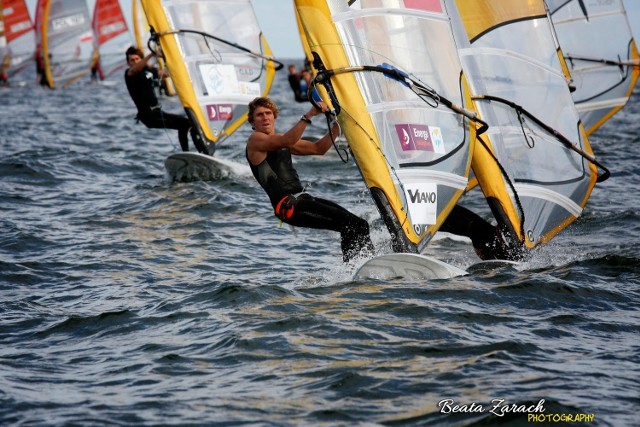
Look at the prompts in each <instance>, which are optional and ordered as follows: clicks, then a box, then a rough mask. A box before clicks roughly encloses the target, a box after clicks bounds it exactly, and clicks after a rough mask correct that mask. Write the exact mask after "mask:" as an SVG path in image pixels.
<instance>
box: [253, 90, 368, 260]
mask: <svg viewBox="0 0 640 427" xmlns="http://www.w3.org/2000/svg"><path fill="white" fill-rule="evenodd" d="M320 105H321V107H322V110H320V109H317V108H316V107H311V109H310V110H309V111H308V112H307V113H306V114H304V115H303V116H301V117H300V120H299V121H298V122H297V123H296V124H295V125H294V126H293V127H292V128H291V129H289V130H288V131H287V132H285V133H276V130H275V127H276V119H277V118H278V112H279V110H278V107H277V106H276V104H275V103H274V102H273V101H272V100H271V99H269V98H266V97H260V98H255V99H254V100H253V101H251V102H250V103H249V123H250V124H251V126H252V128H253V132H252V133H251V135H250V136H249V139H248V140H247V147H246V157H247V161H248V162H249V166H250V167H251V171H252V172H253V175H254V177H255V178H256V180H257V181H258V183H260V185H261V186H262V188H263V189H264V191H265V192H266V193H267V195H268V196H269V200H270V201H271V205H272V206H273V208H274V213H275V215H276V217H278V218H280V219H281V220H282V221H283V222H286V223H287V224H291V225H293V226H297V227H308V228H316V229H327V230H333V231H338V232H340V234H341V247H342V259H343V261H344V262H349V261H350V260H351V259H352V258H353V257H355V256H357V255H358V254H360V253H361V252H362V251H373V243H372V242H371V238H370V236H369V224H368V223H367V221H365V220H364V219H362V218H360V217H358V216H356V215H354V214H352V213H351V212H349V211H348V210H346V209H345V208H343V207H341V206H339V205H337V204H336V203H334V202H331V201H329V200H325V199H321V198H319V197H314V196H312V195H310V194H308V193H306V192H305V191H304V187H303V186H302V183H301V182H300V178H299V177H298V172H297V171H296V169H295V168H294V166H293V162H292V158H291V155H292V154H294V155H298V156H306V155H322V154H325V153H326V152H327V151H328V150H329V148H330V147H331V145H332V138H336V137H337V136H338V133H339V132H340V128H339V127H338V125H337V124H334V125H333V126H332V127H331V130H330V131H329V132H330V133H327V134H326V135H325V136H323V137H322V138H320V139H319V140H318V141H317V142H315V143H314V142H311V141H307V140H304V139H302V133H303V132H304V130H305V129H306V127H307V125H308V124H310V123H311V119H312V118H313V117H314V116H316V115H318V114H322V113H323V112H324V111H325V110H326V106H325V105H324V104H322V103H321V104H320Z"/></svg>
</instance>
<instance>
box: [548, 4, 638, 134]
mask: <svg viewBox="0 0 640 427" xmlns="http://www.w3.org/2000/svg"><path fill="white" fill-rule="evenodd" d="M636 3H638V2H637V1H636ZM546 4H547V7H548V8H549V14H550V16H551V19H552V21H553V26H554V28H555V31H556V34H557V37H558V43H559V45H560V49H561V50H562V53H563V55H564V57H565V59H566V62H567V66H568V67H569V71H570V73H571V86H572V88H573V89H574V92H573V99H574V101H575V103H576V107H577V108H578V112H579V113H580V118H581V119H582V122H583V124H584V127H585V129H586V131H587V134H591V133H593V132H594V131H596V130H597V129H598V128H599V127H600V126H602V125H603V124H604V123H605V122H606V121H607V120H608V119H609V118H610V117H611V116H613V115H614V114H615V113H616V112H618V111H619V110H620V109H621V108H622V107H624V105H625V104H626V103H627V101H628V100H629V97H630V96H631V93H632V92H633V88H634V86H635V85H636V82H637V80H638V75H639V74H640V60H639V56H638V49H637V47H636V43H635V42H634V38H633V35H632V32H631V28H630V26H629V21H628V20H627V15H626V13H625V8H624V6H623V3H622V0H607V1H583V0H570V1H568V0H546ZM636 25H637V24H636Z"/></svg>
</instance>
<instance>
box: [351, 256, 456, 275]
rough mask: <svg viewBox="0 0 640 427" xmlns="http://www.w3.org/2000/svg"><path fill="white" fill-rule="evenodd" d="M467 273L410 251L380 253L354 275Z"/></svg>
mask: <svg viewBox="0 0 640 427" xmlns="http://www.w3.org/2000/svg"><path fill="white" fill-rule="evenodd" d="M465 274H467V272H466V271H465V270H462V269H460V268H458V267H455V266H453V265H450V264H447V263H445V262H443V261H440V260H438V259H436V258H433V257H430V256H426V255H420V254H409V253H394V254H386V255H379V256H376V257H373V258H371V259H370V260H368V261H366V262H365V263H364V264H363V265H361V266H360V267H359V268H358V270H357V271H356V272H355V274H354V275H353V278H354V279H376V280H392V279H399V278H402V279H415V280H437V279H450V278H452V277H456V276H464V275H465Z"/></svg>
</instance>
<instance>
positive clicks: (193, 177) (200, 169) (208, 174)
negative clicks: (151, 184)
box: [164, 152, 251, 182]
mask: <svg viewBox="0 0 640 427" xmlns="http://www.w3.org/2000/svg"><path fill="white" fill-rule="evenodd" d="M164 167H165V169H166V170H167V173H168V174H169V176H170V177H171V179H172V180H173V181H183V182H184V181H212V180H217V179H223V178H228V177H230V176H251V168H249V166H248V165H243V164H240V163H236V162H232V161H230V160H225V159H220V158H216V157H212V156H208V155H206V154H200V153H190V152H181V153H174V154H171V155H170V156H169V157H167V159H166V160H165V161H164Z"/></svg>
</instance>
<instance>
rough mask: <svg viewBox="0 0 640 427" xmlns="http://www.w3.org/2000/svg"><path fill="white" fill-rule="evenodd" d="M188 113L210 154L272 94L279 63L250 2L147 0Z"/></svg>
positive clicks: (144, 1) (152, 24) (144, 0)
mask: <svg viewBox="0 0 640 427" xmlns="http://www.w3.org/2000/svg"><path fill="white" fill-rule="evenodd" d="M142 7H143V8H144V11H145V13H146V16H147V19H148V21H149V25H150V27H151V36H152V37H153V38H155V39H156V40H157V42H158V43H159V45H160V46H161V48H162V53H163V55H164V58H165V60H166V63H167V67H168V69H169V72H170V75H171V78H172V80H173V83H174V85H175V88H176V92H177V94H178V97H179V99H180V101H181V103H182V105H183V107H184V109H185V111H186V113H187V116H188V117H189V119H190V120H191V122H192V123H193V125H194V126H195V128H196V129H197V131H198V133H199V134H200V137H201V139H202V140H203V141H204V142H205V144H206V146H207V149H208V151H209V153H205V154H209V155H213V154H214V151H215V149H216V146H217V144H220V143H221V142H222V141H223V140H224V139H226V138H227V137H229V136H230V135H232V134H233V133H234V132H235V131H236V130H237V129H238V128H239V127H240V126H241V125H242V124H244V123H245V122H246V121H247V105H248V104H249V102H250V101H252V100H253V99H254V98H255V97H258V96H266V95H267V94H268V93H269V90H270V88H271V84H272V82H273V78H274V76H275V71H276V66H277V67H279V68H281V67H282V64H280V63H279V62H277V61H275V59H273V57H272V53H271V49H270V48H269V45H268V43H267V41H266V39H265V37H264V35H263V34H262V31H261V30H260V26H259V24H258V20H257V18H256V15H255V12H254V10H253V6H252V4H251V1H250V0H235V1H226V0H194V1H190V2H182V1H179V0H142Z"/></svg>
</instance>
